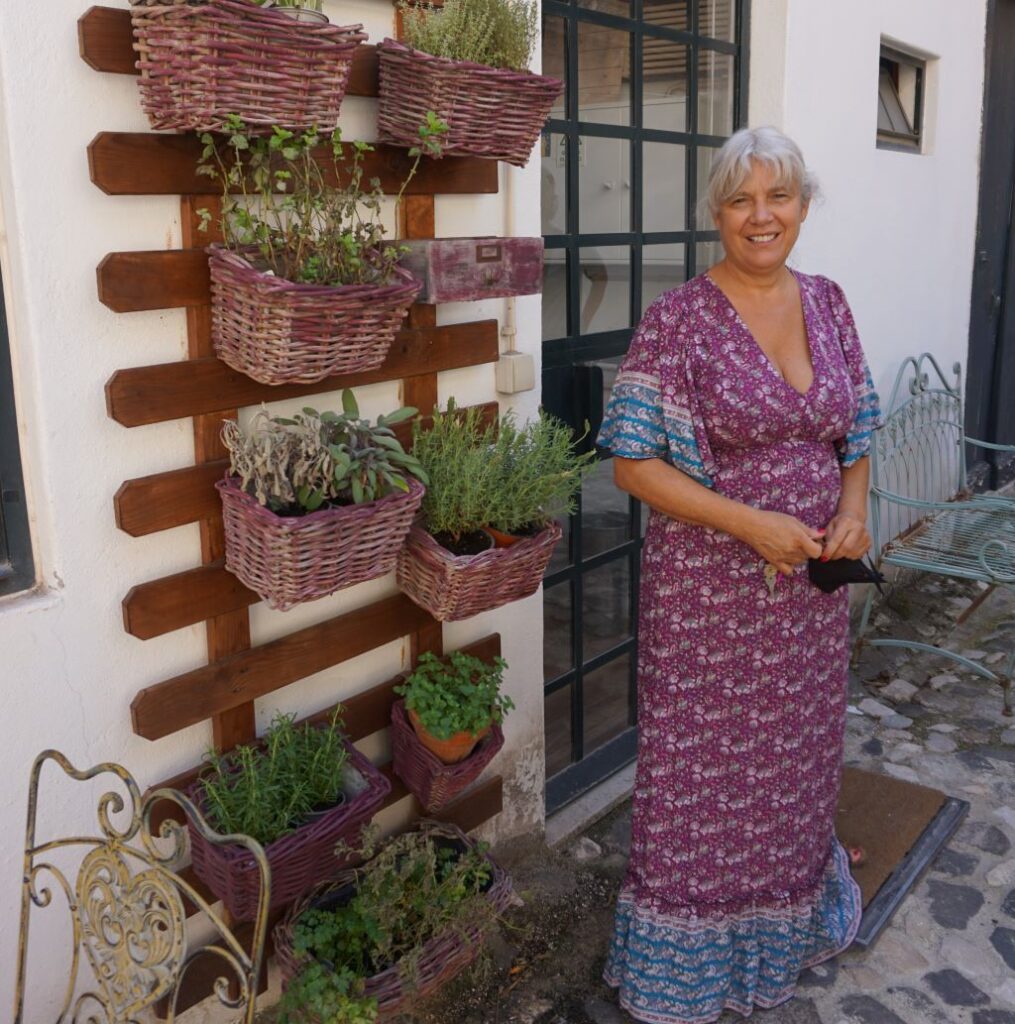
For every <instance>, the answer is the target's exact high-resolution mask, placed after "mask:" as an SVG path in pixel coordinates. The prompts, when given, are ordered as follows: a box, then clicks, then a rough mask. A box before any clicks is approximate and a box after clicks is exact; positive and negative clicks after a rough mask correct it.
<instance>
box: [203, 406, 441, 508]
mask: <svg viewBox="0 0 1015 1024" xmlns="http://www.w3.org/2000/svg"><path fill="white" fill-rule="evenodd" d="M415 414H416V410H415V409H414V408H412V407H411V406H406V407H404V408H401V409H398V410H396V411H395V412H393V413H389V414H388V415H387V416H378V417H377V422H376V423H375V424H371V423H370V422H369V421H368V420H365V419H363V418H361V416H360V413H359V406H358V405H357V403H356V398H355V396H354V395H353V393H352V391H350V390H348V389H346V390H345V391H343V392H342V412H341V413H335V412H320V413H319V412H317V410H316V409H311V408H305V409H304V410H303V412H302V413H297V415H295V416H293V417H291V418H288V417H284V416H269V415H268V412H267V410H266V409H263V408H262V409H261V410H259V411H258V412H257V413H256V414H255V415H254V418H253V420H252V422H251V424H250V427H249V429H247V430H243V429H242V428H241V427H240V425H239V424H238V423H237V422H236V421H235V420H226V421H225V422H224V423H223V424H222V441H223V443H224V444H225V446H226V448H228V449H229V457H230V466H231V471H232V473H233V474H234V475H236V476H237V477H239V479H240V485H241V486H242V487H243V489H244V490H246V491H247V492H248V493H250V494H253V495H254V496H255V497H256V498H257V500H258V501H259V502H260V503H261V504H262V505H266V506H267V507H268V508H269V509H271V510H272V511H273V512H276V513H278V514H280V515H300V514H303V513H306V512H313V511H315V510H316V509H318V508H320V507H321V506H323V505H325V504H327V505H359V504H362V503H364V502H367V501H375V500H377V499H378V498H383V497H384V496H385V495H387V494H392V493H394V492H396V491H402V492H404V491H408V490H409V483H408V477H409V476H414V477H416V478H417V479H418V480H420V481H422V482H423V483H426V482H427V475H426V471H425V470H424V469H423V467H422V465H421V464H420V462H419V460H418V459H417V458H415V457H414V456H413V455H410V454H409V453H408V452H406V451H405V450H404V449H403V448H402V444H401V442H400V441H399V440H398V438H397V437H396V436H395V432H394V430H392V427H393V426H395V425H396V424H398V423H402V422H404V421H405V420H408V419H410V418H411V417H413V416H415Z"/></svg>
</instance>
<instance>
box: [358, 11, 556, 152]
mask: <svg viewBox="0 0 1015 1024" xmlns="http://www.w3.org/2000/svg"><path fill="white" fill-rule="evenodd" d="M399 9H400V11H401V14H402V25H403V30H404V37H405V42H404V43H400V42H396V41H395V40H393V39H385V40H384V41H383V42H382V43H380V44H379V45H378V47H377V52H378V55H379V58H380V92H379V96H380V104H379V107H378V115H377V123H378V129H379V132H380V139H381V141H382V142H391V143H394V144H395V145H398V146H412V145H414V144H415V142H414V140H415V131H416V128H415V126H416V125H417V124H418V123H419V121H420V118H421V116H422V115H423V114H424V113H425V112H426V111H428V110H432V111H434V112H435V113H436V114H437V116H438V117H440V118H441V119H443V120H444V121H445V122H447V125H448V134H447V138H446V139H445V142H444V147H443V152H444V154H447V155H463V156H479V157H487V158H489V159H492V160H506V161H508V162H509V163H512V164H515V165H517V166H519V167H523V166H524V165H525V164H526V162H527V161H528V159H529V155H530V153H531V152H532V147H533V146H534V145H535V143H536V140H537V139H538V138H539V133H540V132H541V131H542V128H543V125H544V123H545V122H546V118H547V116H548V115H549V113H550V109H551V107H552V106H553V103H554V101H555V100H556V99H557V97H558V96H559V95H560V93H561V91H562V90H563V88H564V83H563V82H561V81H560V79H557V78H550V77H548V76H546V75H537V74H534V73H533V72H531V71H529V70H528V65H529V62H530V61H531V59H532V51H533V47H534V45H535V41H536V38H537V36H538V5H537V4H536V3H535V2H533V0H446V2H445V3H444V4H443V6H441V7H435V6H430V5H427V4H419V5H416V4H410V3H408V2H406V0H401V2H400V3H399Z"/></svg>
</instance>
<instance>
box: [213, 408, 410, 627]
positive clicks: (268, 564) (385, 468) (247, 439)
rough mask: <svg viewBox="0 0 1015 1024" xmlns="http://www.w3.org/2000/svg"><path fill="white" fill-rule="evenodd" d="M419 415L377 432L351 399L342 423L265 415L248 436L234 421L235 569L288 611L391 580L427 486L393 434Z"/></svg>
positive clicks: (228, 502) (229, 487) (392, 418)
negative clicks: (353, 587)
mask: <svg viewBox="0 0 1015 1024" xmlns="http://www.w3.org/2000/svg"><path fill="white" fill-rule="evenodd" d="M415 413H416V410H415V409H413V408H408V407H407V408H403V409H399V410H397V411H396V412H393V413H391V414H389V415H387V416H379V417H378V418H377V422H376V423H375V424H371V423H370V422H369V421H367V420H365V419H362V418H361V417H360V414H359V408H358V406H357V403H356V399H355V397H354V395H353V393H352V392H351V391H349V390H346V391H344V392H343V394H342V412H341V413H335V412H322V413H318V412H317V411H316V410H315V409H310V408H305V409H304V410H303V411H302V412H301V413H298V414H297V415H295V416H293V417H291V418H288V417H281V416H270V415H269V414H268V412H267V410H265V409H262V410H260V411H259V412H258V413H256V414H255V416H254V418H253V421H252V423H251V425H250V427H249V429H247V430H244V429H242V428H241V427H240V426H239V424H238V423H237V422H236V421H235V420H227V421H226V422H225V423H224V424H223V427H222V440H223V443H224V444H225V446H226V448H227V449H228V450H229V455H230V474H229V475H228V476H227V477H226V479H225V480H222V481H220V482H219V483H218V484H217V485H216V486H217V487H218V489H219V493H220V495H221V497H222V504H223V517H224V521H225V533H226V568H227V569H229V571H230V572H232V573H234V574H235V575H236V576H237V577H239V579H240V580H241V581H242V582H243V583H245V584H246V585H247V586H248V587H250V588H251V589H252V590H254V591H256V592H257V593H258V594H259V595H260V596H261V597H263V598H264V599H265V600H267V601H268V602H269V603H270V604H272V605H273V606H274V607H276V608H280V609H283V610H284V609H286V608H288V607H291V606H292V605H293V604H297V603H299V602H301V601H306V600H312V599H314V598H317V597H322V596H324V595H325V594H330V593H333V592H334V591H335V590H338V589H341V588H342V587H346V586H351V585H352V584H353V583H359V582H361V581H363V580H366V579H373V578H374V577H375V576H380V575H383V574H384V573H386V572H388V571H389V570H390V569H391V568H392V567H393V565H394V560H395V558H396V556H397V553H398V549H399V547H400V546H401V544H402V541H403V540H404V537H405V534H406V532H407V530H408V529H409V526H410V524H411V522H412V519H413V517H414V515H415V514H416V510H417V509H418V507H419V503H420V501H421V500H422V497H423V493H424V487H423V485H424V483H425V482H426V471H425V470H424V469H423V468H422V465H421V464H420V462H419V460H418V459H416V458H415V457H414V456H413V455H410V454H409V453H407V452H406V451H404V449H403V448H402V445H401V442H399V440H398V438H397V437H396V436H395V432H394V430H393V429H392V427H393V426H394V425H396V424H398V423H400V422H403V421H405V420H407V419H409V418H411V417H412V416H414V415H415Z"/></svg>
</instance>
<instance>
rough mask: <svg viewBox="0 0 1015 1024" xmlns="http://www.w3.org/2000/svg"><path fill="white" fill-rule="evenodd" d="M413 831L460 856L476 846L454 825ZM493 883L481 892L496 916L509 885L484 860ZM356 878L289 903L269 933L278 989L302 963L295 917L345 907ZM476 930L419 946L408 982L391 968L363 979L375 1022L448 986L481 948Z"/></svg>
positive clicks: (425, 825)
mask: <svg viewBox="0 0 1015 1024" xmlns="http://www.w3.org/2000/svg"><path fill="white" fill-rule="evenodd" d="M418 830H419V831H420V832H426V833H427V834H429V835H430V836H432V837H433V838H434V839H435V840H436V841H437V842H442V841H443V842H445V843H447V844H448V845H451V846H454V847H457V848H458V849H459V850H463V851H464V850H465V849H467V848H470V847H474V846H475V843H474V842H473V841H472V840H471V839H470V838H469V837H468V836H466V835H465V834H464V833H463V832H462V831H461V830H460V829H458V828H456V827H455V826H454V825H444V824H439V823H437V822H432V821H422V822H419V823H418ZM487 860H489V861H490V865H491V870H492V877H491V879H490V884H489V887H488V888H487V890H486V892H485V896H486V898H487V899H488V900H489V901H490V903H491V904H492V905H493V907H494V909H495V910H496V912H497V913H501V912H503V911H504V910H506V909H507V907H508V906H509V905H510V903H511V900H512V898H513V894H512V889H511V879H510V878H509V877H508V875H507V874H506V873H505V872H504V871H503V870H502V869H501V868H500V867H499V866H498V865H497V864H496V862H495V861H493V860H492V859H491V858H490V857H489V856H487ZM355 884H356V874H355V872H353V871H346V872H342V873H341V874H339V875H338V876H336V877H335V879H334V880H333V881H331V882H328V883H323V884H322V885H320V886H318V887H317V888H316V889H314V890H312V891H311V892H309V893H308V894H307V895H306V896H305V897H304V899H302V900H299V901H298V902H296V903H294V904H293V905H292V907H290V908H289V910H288V911H286V914H285V917H284V918H283V919H282V920H281V921H280V922H279V923H278V925H277V926H276V928H275V931H274V940H275V956H276V957H277V959H278V965H279V970H280V971H281V974H282V985H283V988H284V987H285V986H286V985H288V983H289V981H290V980H291V979H292V978H294V977H295V976H296V974H298V973H299V970H300V967H301V966H303V964H304V963H306V962H307V961H306V959H305V958H299V957H297V955H296V954H295V952H294V951H293V929H294V927H295V924H296V922H297V920H298V919H299V917H300V915H301V914H302V913H303V912H304V911H306V910H308V909H309V908H311V907H314V906H318V907H323V908H328V907H337V906H341V905H342V904H344V903H346V902H348V900H349V899H351V897H352V895H353V893H354V892H355ZM480 938H481V937H480V935H479V933H478V930H476V929H468V928H466V929H457V928H449V929H447V930H446V931H444V932H442V933H441V934H439V935H435V936H434V937H433V938H431V939H430V940H429V941H428V942H426V943H425V944H424V946H423V949H422V952H421V954H420V956H419V960H418V963H417V965H416V970H415V972H414V976H413V977H411V978H410V977H407V976H403V972H402V971H401V970H400V969H399V967H400V965H399V964H397V963H396V964H392V965H391V966H390V967H387V968H386V969H385V970H383V971H380V972H379V973H377V974H373V975H371V976H370V977H369V978H366V979H365V981H366V984H365V991H364V992H363V995H364V996H366V997H368V998H369V997H371V996H372V997H374V998H375V999H376V1000H377V1016H378V1020H380V1021H387V1020H391V1019H392V1018H393V1017H397V1016H398V1015H399V1014H400V1013H404V1012H405V1011H406V1010H407V1009H408V1008H409V1007H410V1005H411V1004H412V1002H414V1001H415V1000H417V999H420V998H422V997H423V996H427V995H430V994H431V993H432V992H434V991H436V990H437V989H438V988H440V986H441V985H443V984H444V983H445V982H448V981H450V980H451V979H452V978H453V977H454V976H455V975H456V974H458V972H459V971H461V970H462V969H463V968H465V967H467V966H468V965H469V964H470V963H471V962H472V961H473V960H474V959H475V958H476V957H477V956H478V954H479V951H480V949H481V948H482V943H481V941H480Z"/></svg>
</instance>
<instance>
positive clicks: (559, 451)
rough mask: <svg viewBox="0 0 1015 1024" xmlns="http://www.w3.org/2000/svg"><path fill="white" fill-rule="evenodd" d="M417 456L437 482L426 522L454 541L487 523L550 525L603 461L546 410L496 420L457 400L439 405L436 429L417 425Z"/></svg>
mask: <svg viewBox="0 0 1015 1024" xmlns="http://www.w3.org/2000/svg"><path fill="white" fill-rule="evenodd" d="M413 454H414V455H415V456H416V457H417V458H418V459H419V461H420V463H421V464H422V466H423V469H424V471H425V472H426V474H427V478H428V480H429V488H428V490H427V493H426V495H425V496H424V498H423V504H422V512H423V518H424V521H425V524H426V528H427V530H428V531H429V532H430V533H431V534H433V535H435V536H439V535H441V534H446V535H448V536H450V537H452V538H454V539H457V538H459V537H461V536H462V535H463V534H465V533H469V532H471V531H474V530H479V529H482V528H483V527H486V526H493V527H496V528H497V529H500V530H505V531H509V532H510V531H513V530H517V529H519V528H521V527H526V526H534V527H535V526H542V525H545V524H546V523H548V522H549V521H550V520H551V519H553V518H555V517H556V516H559V515H564V514H566V513H568V512H570V511H571V510H572V509H573V507H574V499H575V495H576V494H577V493H578V489H579V488H580V487H581V481H582V477H583V476H584V475H585V474H586V473H587V472H589V470H591V468H592V467H593V466H594V463H595V459H596V455H595V452H594V451H591V452H587V453H584V454H579V453H578V452H577V451H576V450H575V440H574V437H573V435H572V433H571V430H570V428H568V427H567V426H566V425H565V424H563V423H561V422H560V421H559V420H556V419H554V418H553V417H552V416H549V415H547V414H546V413H541V414H540V415H539V417H538V418H537V419H534V420H532V421H530V422H529V423H526V424H525V425H523V426H519V425H518V423H517V421H516V419H515V417H514V415H513V413H511V412H509V413H507V414H506V415H504V416H502V417H501V419H500V422H499V424H488V423H485V422H484V421H483V416H482V412H481V411H480V410H478V409H476V408H472V409H466V410H459V409H457V408H456V406H455V403H454V400H451V401H449V402H448V407H447V410H446V411H445V412H443V413H440V412H436V411H435V413H434V417H433V426H432V429H429V430H426V431H422V430H420V429H419V427H418V426H417V427H416V433H415V439H414V442H413Z"/></svg>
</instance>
